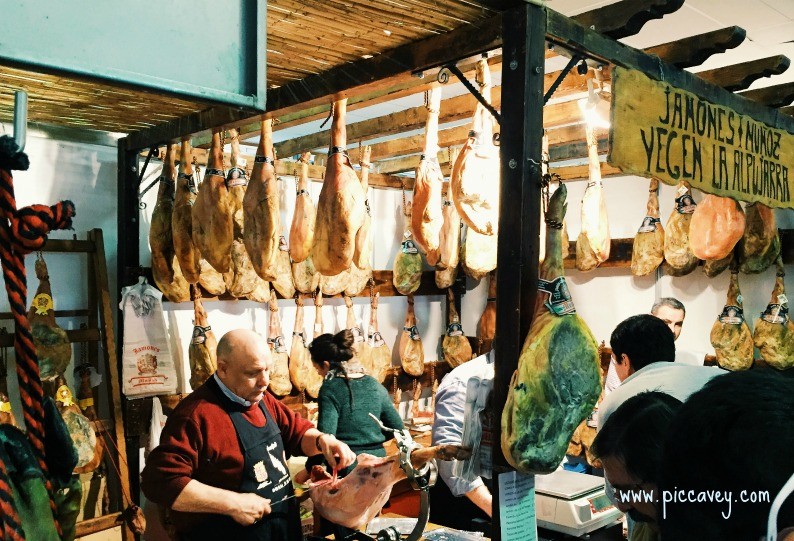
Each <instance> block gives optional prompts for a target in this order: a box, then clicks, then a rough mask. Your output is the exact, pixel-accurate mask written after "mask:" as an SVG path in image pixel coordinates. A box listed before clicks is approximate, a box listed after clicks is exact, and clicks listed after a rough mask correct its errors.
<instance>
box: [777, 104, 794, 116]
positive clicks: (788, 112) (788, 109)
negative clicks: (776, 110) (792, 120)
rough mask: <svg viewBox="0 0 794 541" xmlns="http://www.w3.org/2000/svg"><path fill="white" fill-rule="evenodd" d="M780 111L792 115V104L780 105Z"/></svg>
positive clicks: (793, 108) (793, 111)
mask: <svg viewBox="0 0 794 541" xmlns="http://www.w3.org/2000/svg"><path fill="white" fill-rule="evenodd" d="M780 112H781V113H783V114H784V115H789V116H794V105H789V106H788V107H781V108H780Z"/></svg>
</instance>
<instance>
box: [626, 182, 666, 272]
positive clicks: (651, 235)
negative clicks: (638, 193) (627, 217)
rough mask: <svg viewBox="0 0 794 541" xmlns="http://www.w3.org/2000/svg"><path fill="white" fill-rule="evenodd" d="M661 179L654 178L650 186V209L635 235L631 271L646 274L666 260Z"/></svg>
mask: <svg viewBox="0 0 794 541" xmlns="http://www.w3.org/2000/svg"><path fill="white" fill-rule="evenodd" d="M658 191H659V179H657V178H652V179H651V185H650V188H648V209H647V211H646V212H645V218H644V219H643V220H642V225H641V226H640V229H639V231H637V234H636V235H635V236H634V247H633V250H632V253H631V273H632V274H633V275H634V276H646V275H648V274H650V273H652V272H653V271H655V270H656V269H657V268H658V267H659V265H661V264H662V261H664V228H663V227H662V221H661V220H660V219H659V195H658Z"/></svg>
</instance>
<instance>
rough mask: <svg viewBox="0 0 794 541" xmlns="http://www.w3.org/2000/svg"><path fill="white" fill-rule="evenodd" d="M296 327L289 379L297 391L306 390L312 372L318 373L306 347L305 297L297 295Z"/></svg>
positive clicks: (290, 358) (290, 356)
mask: <svg viewBox="0 0 794 541" xmlns="http://www.w3.org/2000/svg"><path fill="white" fill-rule="evenodd" d="M295 304H296V306H297V308H296V309H295V329H294V330H293V331H292V347H291V348H290V352H289V380H290V381H291V382H292V387H293V388H295V390H296V391H298V392H299V393H302V392H303V391H305V390H306V382H307V381H308V380H309V376H310V373H311V372H314V373H315V374H317V370H315V369H314V367H313V366H312V360H311V354H310V353H309V350H308V348H307V347H306V329H305V328H304V326H303V298H302V297H301V296H300V295H298V296H297V297H295ZM318 375H319V374H318Z"/></svg>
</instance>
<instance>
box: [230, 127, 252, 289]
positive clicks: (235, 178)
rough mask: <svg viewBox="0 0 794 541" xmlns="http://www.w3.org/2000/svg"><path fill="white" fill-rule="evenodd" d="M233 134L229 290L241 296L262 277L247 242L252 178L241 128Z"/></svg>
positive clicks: (231, 133)
mask: <svg viewBox="0 0 794 541" xmlns="http://www.w3.org/2000/svg"><path fill="white" fill-rule="evenodd" d="M229 136H230V137H231V140H232V143H231V147H232V153H231V167H230V168H229V172H228V173H227V174H226V187H227V188H228V190H229V198H230V199H231V202H232V209H233V210H234V241H232V254H231V256H232V272H230V273H229V274H228V275H227V276H228V277H229V278H230V280H229V283H227V284H226V289H227V290H228V291H229V293H231V294H232V296H234V297H237V298H242V297H246V296H248V295H250V294H251V292H253V291H254V289H256V287H257V285H258V283H259V277H258V276H257V274H256V272H254V267H253V265H252V264H251V258H250V257H248V252H247V251H246V249H245V244H244V243H243V199H244V198H245V193H246V186H248V178H247V176H246V174H245V169H244V164H242V162H241V161H240V138H239V137H238V134H237V130H229Z"/></svg>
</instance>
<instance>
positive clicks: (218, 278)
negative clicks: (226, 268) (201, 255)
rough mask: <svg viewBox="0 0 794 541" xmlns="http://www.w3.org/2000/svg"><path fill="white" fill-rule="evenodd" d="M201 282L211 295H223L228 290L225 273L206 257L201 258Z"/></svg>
mask: <svg viewBox="0 0 794 541" xmlns="http://www.w3.org/2000/svg"><path fill="white" fill-rule="evenodd" d="M199 268H200V269H201V272H200V274H199V284H200V285H201V287H203V288H204V289H205V290H206V291H207V293H209V294H210V295H222V294H223V293H224V292H225V291H226V280H225V279H224V276H223V274H221V273H219V272H218V271H216V270H215V269H213V268H212V265H210V264H209V263H208V262H207V260H206V259H200V260H199Z"/></svg>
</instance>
